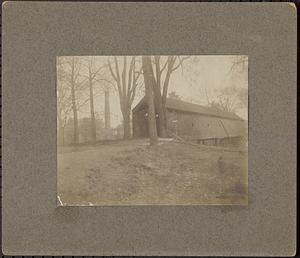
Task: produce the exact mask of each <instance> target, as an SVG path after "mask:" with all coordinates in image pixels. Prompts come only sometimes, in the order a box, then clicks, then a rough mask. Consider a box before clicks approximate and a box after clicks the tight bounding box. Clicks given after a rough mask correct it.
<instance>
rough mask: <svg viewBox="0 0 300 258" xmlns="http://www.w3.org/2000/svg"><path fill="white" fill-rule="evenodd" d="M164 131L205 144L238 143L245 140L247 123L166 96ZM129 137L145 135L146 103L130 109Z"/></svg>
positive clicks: (146, 125) (232, 116)
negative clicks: (165, 123)
mask: <svg viewBox="0 0 300 258" xmlns="http://www.w3.org/2000/svg"><path fill="white" fill-rule="evenodd" d="M166 109H167V113H166V116H167V124H168V134H169V135H170V136H172V135H173V136H174V135H177V136H179V137H181V138H184V139H188V140H193V141H197V142H198V143H203V144H208V145H240V144H241V143H245V140H246V139H247V123H246V121H245V120H243V119H242V118H240V117H239V116H237V115H236V114H234V113H229V112H225V111H221V110H217V109H215V108H211V107H206V106H201V105H197V104H192V103H188V102H185V101H181V100H177V99H171V98H168V99H167V101H166ZM132 127H133V128H132V129H133V137H136V138H144V137H148V120H147V103H146V101H145V98H143V99H142V100H141V101H140V102H139V103H138V104H137V105H136V106H135V107H134V109H133V110H132Z"/></svg>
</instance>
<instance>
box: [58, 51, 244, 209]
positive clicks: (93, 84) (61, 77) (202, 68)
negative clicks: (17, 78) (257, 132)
mask: <svg viewBox="0 0 300 258" xmlns="http://www.w3.org/2000/svg"><path fill="white" fill-rule="evenodd" d="M56 61H57V63H56V66H57V67H56V68H57V205H58V206H103V205H248V56H246V55H193V56H180V55H179V56H158V55H154V56H58V57H57V60H56Z"/></svg>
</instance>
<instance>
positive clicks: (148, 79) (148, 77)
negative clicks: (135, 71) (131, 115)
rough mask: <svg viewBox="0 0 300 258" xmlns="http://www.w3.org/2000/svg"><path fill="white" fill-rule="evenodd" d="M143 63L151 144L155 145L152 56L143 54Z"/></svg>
mask: <svg viewBox="0 0 300 258" xmlns="http://www.w3.org/2000/svg"><path fill="white" fill-rule="evenodd" d="M142 65H143V71H144V81H145V95H146V99H147V104H148V130H149V137H150V145H152V146H153V145H157V128H156V119H155V108H154V101H153V86H154V85H155V79H154V76H153V69H152V64H151V58H150V57H149V56H143V57H142Z"/></svg>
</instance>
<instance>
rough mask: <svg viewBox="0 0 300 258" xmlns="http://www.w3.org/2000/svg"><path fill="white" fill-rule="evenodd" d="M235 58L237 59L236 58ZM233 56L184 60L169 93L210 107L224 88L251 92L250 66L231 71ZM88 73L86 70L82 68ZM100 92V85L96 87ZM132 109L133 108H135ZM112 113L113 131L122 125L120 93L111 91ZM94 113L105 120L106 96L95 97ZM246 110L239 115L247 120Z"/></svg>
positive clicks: (82, 112)
mask: <svg viewBox="0 0 300 258" xmlns="http://www.w3.org/2000/svg"><path fill="white" fill-rule="evenodd" d="M235 57H236V56H235ZM235 57H234V56H225V55H224V56H222V55H217V56H208V55H206V56H191V57H190V58H189V59H187V60H185V62H184V63H183V66H182V68H179V69H177V70H176V71H174V73H173V74H172V75H171V79H170V83H169V90H168V92H169V93H170V92H176V93H177V94H178V95H179V96H180V97H181V98H182V100H185V101H188V102H192V103H196V104H201V105H207V104H208V101H213V100H216V99H217V96H218V91H219V90H220V89H221V88H225V87H228V86H235V87H241V88H247V89H248V64H247V66H246V67H243V68H244V69H240V68H239V67H238V68H237V69H234V70H232V69H231V68H232V65H233V60H234V58H235ZM107 58H108V57H105V56H97V57H95V60H96V64H97V65H102V64H104V63H105V62H107ZM81 72H82V73H85V72H87V71H85V68H84V67H83V68H82V71H81ZM104 73H105V76H107V78H109V76H110V74H109V72H108V71H106V72H105V71H104ZM94 87H95V88H96V91H97V89H100V88H101V85H100V84H99V83H97V84H95V86H94ZM142 97H143V92H142V91H140V92H138V93H137V97H136V99H135V101H134V103H133V107H134V106H135V105H136V104H137V103H138V102H139V100H140V99H141V98H142ZM133 107H132V108H133ZM110 109H111V125H112V127H115V126H117V125H118V124H120V123H122V114H121V112H120V105H119V98H118V93H117V92H116V91H115V90H111V91H110ZM89 112H90V111H89V105H88V104H87V105H86V106H85V107H83V108H82V109H81V110H80V111H79V117H80V118H82V117H89V115H90V113H89ZM95 112H96V113H99V115H100V116H103V112H104V94H101V93H99V95H98V96H97V97H95ZM247 113H248V112H247V109H240V110H238V111H237V114H238V115H240V116H241V117H242V118H244V119H247Z"/></svg>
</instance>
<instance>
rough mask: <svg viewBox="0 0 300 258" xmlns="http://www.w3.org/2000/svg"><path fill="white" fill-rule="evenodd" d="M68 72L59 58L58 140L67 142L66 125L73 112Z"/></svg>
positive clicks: (63, 142) (60, 142)
mask: <svg viewBox="0 0 300 258" xmlns="http://www.w3.org/2000/svg"><path fill="white" fill-rule="evenodd" d="M65 84H66V73H65V71H64V69H63V65H62V62H61V61H60V60H59V59H58V60H57V122H58V142H59V144H60V145H64V144H65V140H64V139H65V127H66V125H67V119H68V117H69V115H70V112H71V109H72V108H71V99H70V91H69V89H68V87H66V85H65Z"/></svg>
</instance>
